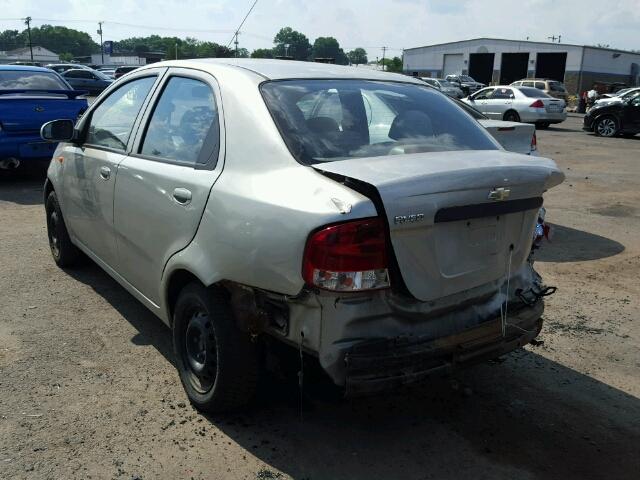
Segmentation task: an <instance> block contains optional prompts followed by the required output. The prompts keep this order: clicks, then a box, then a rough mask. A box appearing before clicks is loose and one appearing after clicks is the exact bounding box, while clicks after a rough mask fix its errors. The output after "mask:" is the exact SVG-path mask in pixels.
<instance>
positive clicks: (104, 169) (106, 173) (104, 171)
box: [100, 167, 111, 180]
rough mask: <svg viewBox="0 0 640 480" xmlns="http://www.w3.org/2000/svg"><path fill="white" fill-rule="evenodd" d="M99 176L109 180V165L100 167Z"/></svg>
mask: <svg viewBox="0 0 640 480" xmlns="http://www.w3.org/2000/svg"><path fill="white" fill-rule="evenodd" d="M100 176H101V177H102V179H103V180H109V177H111V169H110V168H109V167H100Z"/></svg>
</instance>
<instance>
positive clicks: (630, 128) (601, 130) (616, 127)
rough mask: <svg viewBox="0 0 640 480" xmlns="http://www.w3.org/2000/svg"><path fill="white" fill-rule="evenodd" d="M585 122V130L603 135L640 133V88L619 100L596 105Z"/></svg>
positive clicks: (628, 135)
mask: <svg viewBox="0 0 640 480" xmlns="http://www.w3.org/2000/svg"><path fill="white" fill-rule="evenodd" d="M583 122H584V123H583V126H582V129H583V130H586V131H588V132H594V133H595V134H596V135H599V136H601V137H614V136H616V135H622V136H625V137H632V136H634V135H635V134H637V133H640V90H638V91H636V92H632V93H631V95H626V96H625V98H624V99H623V100H621V101H619V102H611V103H605V104H600V105H598V104H596V105H594V106H593V107H592V108H591V109H590V110H589V112H587V114H586V115H585V116H584V120H583Z"/></svg>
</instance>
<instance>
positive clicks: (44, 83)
mask: <svg viewBox="0 0 640 480" xmlns="http://www.w3.org/2000/svg"><path fill="white" fill-rule="evenodd" d="M0 90H69V86H68V85H67V84H66V83H64V81H63V80H61V79H60V77H58V76H57V75H56V74H55V73H53V72H30V71H28V70H2V71H0Z"/></svg>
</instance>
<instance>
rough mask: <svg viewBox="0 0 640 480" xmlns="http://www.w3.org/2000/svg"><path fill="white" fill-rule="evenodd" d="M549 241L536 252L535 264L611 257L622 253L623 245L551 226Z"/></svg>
mask: <svg viewBox="0 0 640 480" xmlns="http://www.w3.org/2000/svg"><path fill="white" fill-rule="evenodd" d="M551 228H552V230H553V235H552V237H551V240H550V241H547V240H543V243H542V246H541V248H540V249H539V250H536V252H535V254H534V258H535V260H536V261H537V262H557V263H560V262H584V261H587V260H598V259H600V258H606V257H612V256H614V255H617V254H619V253H622V252H623V251H624V248H625V247H624V245H622V244H621V243H619V242H616V241H615V240H611V239H609V238H606V237H602V236H600V235H595V234H593V233H589V232H585V231H582V230H576V229H575V228H570V227H565V226H562V225H551Z"/></svg>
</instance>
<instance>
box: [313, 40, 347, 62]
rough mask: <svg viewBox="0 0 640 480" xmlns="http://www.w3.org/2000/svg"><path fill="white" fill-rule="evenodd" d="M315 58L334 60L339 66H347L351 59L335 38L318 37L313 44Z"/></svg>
mask: <svg viewBox="0 0 640 480" xmlns="http://www.w3.org/2000/svg"><path fill="white" fill-rule="evenodd" d="M313 58H333V59H334V61H335V63H337V64H338V65H347V64H348V63H349V59H348V58H347V56H346V55H345V53H344V50H342V49H341V48H340V44H339V43H338V40H336V39H335V38H333V37H318V38H316V41H315V42H313Z"/></svg>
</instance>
